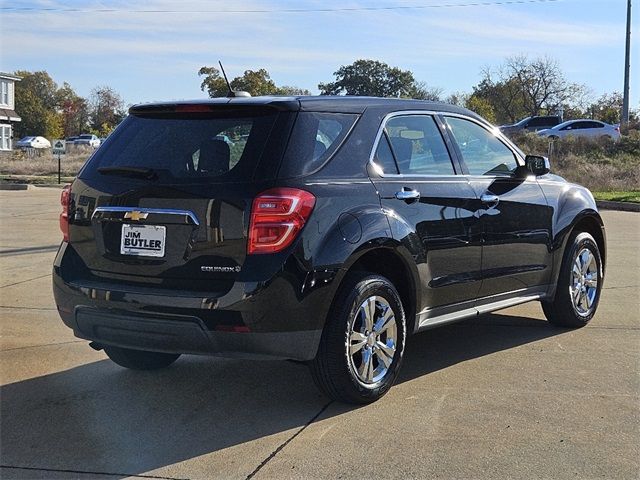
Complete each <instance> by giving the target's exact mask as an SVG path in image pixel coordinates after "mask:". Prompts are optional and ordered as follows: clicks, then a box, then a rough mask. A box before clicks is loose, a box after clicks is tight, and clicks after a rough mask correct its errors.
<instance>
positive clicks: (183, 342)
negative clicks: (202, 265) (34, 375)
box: [53, 243, 336, 361]
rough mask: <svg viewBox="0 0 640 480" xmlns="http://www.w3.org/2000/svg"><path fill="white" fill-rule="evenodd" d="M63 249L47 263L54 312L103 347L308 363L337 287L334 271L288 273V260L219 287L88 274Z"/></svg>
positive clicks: (81, 334) (75, 330) (71, 326)
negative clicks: (259, 276) (259, 277)
mask: <svg viewBox="0 0 640 480" xmlns="http://www.w3.org/2000/svg"><path fill="white" fill-rule="evenodd" d="M66 247H67V245H66V244H65V243H63V244H62V247H61V249H60V250H59V252H58V255H57V257H56V260H55V262H54V267H53V293H54V298H55V301H56V305H57V307H58V312H59V314H60V317H61V318H62V321H63V322H64V323H65V324H66V325H67V326H68V327H69V328H72V329H73V331H74V334H75V335H76V336H77V337H79V338H84V339H87V340H91V341H94V342H96V343H98V344H102V345H114V346H120V347H125V348H132V349H139V350H149V351H161V352H171V353H193V354H204V355H219V356H226V357H245V358H264V359H292V360H300V361H305V360H311V359H313V358H314V357H315V355H316V352H317V349H318V345H319V343H320V337H321V334H322V329H323V327H324V323H325V320H326V318H327V314H328V309H329V307H330V305H331V299H332V298H333V295H334V294H335V288H336V284H335V282H332V281H330V280H331V279H332V278H333V273H330V272H328V271H327V270H323V271H322V272H319V273H318V274H314V273H300V272H293V273H292V268H291V267H290V266H289V264H285V266H284V268H282V269H281V270H280V271H279V272H278V274H276V275H275V276H272V277H271V278H270V279H269V280H268V281H262V282H255V281H252V282H246V281H245V282H241V281H236V282H235V283H234V284H233V286H232V287H231V289H230V290H228V291H226V292H203V291H188V290H180V289H176V288H160V287H158V286H140V285H132V284H128V283H125V282H119V281H106V280H104V279H97V278H91V279H89V278H85V276H86V275H85V274H84V273H82V272H81V271H80V269H78V268H77V266H75V265H73V264H69V263H68V262H67V263H65V258H66V256H65V251H66V250H67V248H66ZM290 264H292V265H297V263H296V262H290ZM320 280H322V281H320Z"/></svg>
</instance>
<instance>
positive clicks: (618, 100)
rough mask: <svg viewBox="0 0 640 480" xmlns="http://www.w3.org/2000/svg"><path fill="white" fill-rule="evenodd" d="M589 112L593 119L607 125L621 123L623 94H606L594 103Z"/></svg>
mask: <svg viewBox="0 0 640 480" xmlns="http://www.w3.org/2000/svg"><path fill="white" fill-rule="evenodd" d="M588 110H589V114H590V115H591V118H595V119H597V120H601V121H603V122H607V123H620V119H621V112H622V94H621V93H620V92H613V93H610V94H607V93H605V94H604V95H602V96H601V97H600V98H598V99H597V100H596V101H595V102H594V103H592V104H591V105H590V106H589V108H588Z"/></svg>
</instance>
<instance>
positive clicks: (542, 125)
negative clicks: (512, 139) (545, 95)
mask: <svg viewBox="0 0 640 480" xmlns="http://www.w3.org/2000/svg"><path fill="white" fill-rule="evenodd" d="M560 123H562V118H560V116H559V115H543V116H536V117H527V118H523V119H522V120H520V121H519V122H517V123H514V124H513V125H502V126H500V127H499V128H500V131H501V132H502V133H505V134H508V135H510V134H514V133H518V132H525V131H526V132H537V131H539V130H544V129H547V128H552V127H555V126H556V125H558V124H560Z"/></svg>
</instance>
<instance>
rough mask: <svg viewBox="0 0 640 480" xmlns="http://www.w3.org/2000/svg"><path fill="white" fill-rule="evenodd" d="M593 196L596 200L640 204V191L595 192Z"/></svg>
mask: <svg viewBox="0 0 640 480" xmlns="http://www.w3.org/2000/svg"><path fill="white" fill-rule="evenodd" d="M593 196H594V197H595V199H596V200H609V201H613V202H632V203H640V190H631V191H626V192H593Z"/></svg>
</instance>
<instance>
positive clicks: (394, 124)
mask: <svg viewBox="0 0 640 480" xmlns="http://www.w3.org/2000/svg"><path fill="white" fill-rule="evenodd" d="M385 133H386V134H387V135H388V137H389V141H390V142H391V149H392V151H393V154H394V157H395V159H396V162H397V164H398V168H399V169H400V173H401V174H404V175H454V174H455V171H454V169H453V164H452V163H451V158H450V157H449V152H448V150H447V147H446V145H445V143H444V140H443V139H442V135H441V134H440V131H439V129H438V126H437V125H436V122H435V120H434V119H433V117H431V116H430V115H407V116H399V117H393V118H391V119H390V120H389V121H388V122H387V124H386V126H385Z"/></svg>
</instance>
